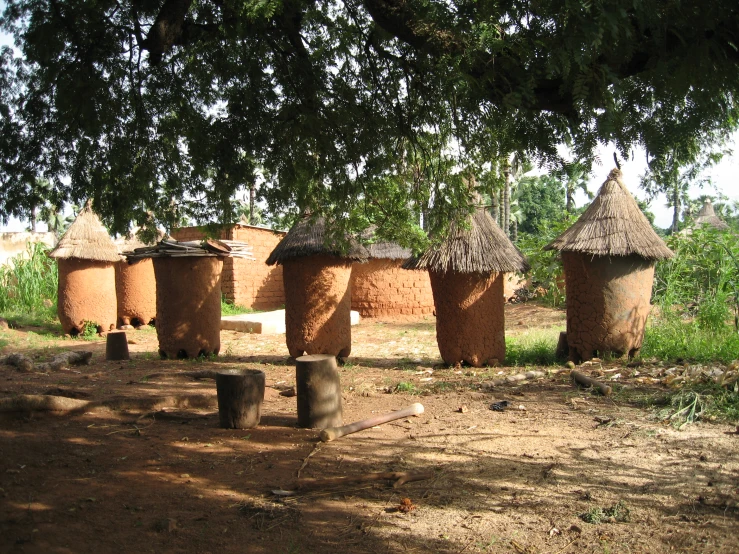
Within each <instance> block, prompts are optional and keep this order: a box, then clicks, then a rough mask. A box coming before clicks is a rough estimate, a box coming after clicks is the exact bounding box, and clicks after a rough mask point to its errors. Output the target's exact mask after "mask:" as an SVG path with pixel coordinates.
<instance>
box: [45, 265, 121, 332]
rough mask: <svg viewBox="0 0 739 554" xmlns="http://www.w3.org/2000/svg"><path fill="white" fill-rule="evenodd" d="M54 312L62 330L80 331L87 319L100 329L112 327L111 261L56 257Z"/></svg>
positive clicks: (112, 275) (113, 326) (113, 292)
mask: <svg viewBox="0 0 739 554" xmlns="http://www.w3.org/2000/svg"><path fill="white" fill-rule="evenodd" d="M57 264H58V268H59V287H58V289H57V290H58V295H59V296H58V301H57V314H58V315H59V321H60V322H61V324H62V329H64V332H65V333H71V334H73V335H76V334H78V333H81V332H82V330H83V327H84V323H85V322H86V321H90V322H93V323H94V324H95V325H97V326H98V328H99V330H101V331H109V330H110V329H113V328H115V322H116V294H115V269H114V268H113V263H111V262H94V261H90V260H80V259H76V258H71V259H57Z"/></svg>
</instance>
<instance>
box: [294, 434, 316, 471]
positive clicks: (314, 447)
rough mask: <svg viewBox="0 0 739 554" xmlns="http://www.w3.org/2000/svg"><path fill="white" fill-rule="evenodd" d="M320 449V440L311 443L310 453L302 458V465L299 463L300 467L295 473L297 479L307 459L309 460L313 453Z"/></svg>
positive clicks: (306, 463)
mask: <svg viewBox="0 0 739 554" xmlns="http://www.w3.org/2000/svg"><path fill="white" fill-rule="evenodd" d="M320 449H321V443H320V442H317V443H316V444H314V445H313V450H311V451H310V454H308V455H307V456H306V457H305V460H303V465H301V466H300V469H298V474H297V475H296V477H297V478H298V479H300V472H301V471H303V470H304V469H305V466H307V465H308V460H310V457H311V456H313V454H316V453H317V452H318V451H319V450H320Z"/></svg>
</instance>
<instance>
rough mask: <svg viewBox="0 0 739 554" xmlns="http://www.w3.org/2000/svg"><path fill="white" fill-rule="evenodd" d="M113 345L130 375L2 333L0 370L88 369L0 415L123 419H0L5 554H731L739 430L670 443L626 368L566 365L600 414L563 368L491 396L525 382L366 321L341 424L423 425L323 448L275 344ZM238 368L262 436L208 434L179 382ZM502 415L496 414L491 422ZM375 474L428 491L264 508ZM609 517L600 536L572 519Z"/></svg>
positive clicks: (34, 334) (7, 375) (539, 320)
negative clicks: (48, 364)
mask: <svg viewBox="0 0 739 554" xmlns="http://www.w3.org/2000/svg"><path fill="white" fill-rule="evenodd" d="M506 310H507V312H506V318H507V326H508V330H507V334H508V336H515V335H524V334H525V333H529V332H532V330H536V332H540V333H552V334H555V335H556V333H557V332H558V331H559V330H561V329H563V326H564V314H563V313H562V312H559V311H554V310H548V309H544V308H539V307H536V306H534V305H532V304H519V305H513V306H508V307H507V308H506ZM128 335H129V339H130V340H131V341H132V344H130V345H129V348H130V350H131V356H132V359H131V360H130V361H127V362H106V361H105V341H104V340H102V339H98V340H96V341H87V342H86V341H77V340H71V339H63V338H61V337H58V336H54V335H50V334H48V333H47V332H44V331H43V330H39V329H36V330H33V329H15V330H12V329H11V330H7V331H0V339H2V340H3V341H4V342H7V345H6V346H5V348H4V349H3V351H4V353H8V352H15V351H24V352H26V353H27V354H29V355H33V356H34V357H36V358H37V359H38V360H39V361H42V360H47V359H49V358H50V357H52V355H53V354H55V353H57V352H59V351H60V350H79V349H86V350H92V351H93V352H94V356H93V359H92V363H91V364H90V365H88V366H80V367H76V368H72V369H70V370H64V371H55V372H51V373H38V372H33V373H22V372H20V371H18V370H17V369H15V368H13V367H10V366H0V399H3V398H8V397H10V396H12V395H16V394H19V393H25V394H44V393H51V394H55V395H61V396H68V397H76V398H81V399H88V400H103V399H112V398H118V399H120V402H119V405H118V406H119V407H118V409H116V410H90V411H87V412H83V413H79V414H72V415H44V414H5V415H4V417H3V418H2V419H0V552H3V553H4V552H8V553H35V552H39V553H41V552H43V553H72V552H73V553H77V552H80V553H81V552H95V553H99V552H156V553H159V552H188V553H189V552H197V553H208V552H210V553H216V552H219V553H220V552H239V553H242V552H250V553H251V552H254V553H295V554H297V553H303V552H375V553H386V552H387V553H400V552H445V553H446V552H448V553H459V554H461V553H474V552H514V553H519V554H521V553H545V552H546V553H552V554H564V553H580V552H600V553H608V552H612V553H615V552H627V553H631V552H650V553H652V552H737V549H738V547H737V529H738V527H737V523H738V519H739V504H738V501H739V460H737V446H738V445H739V436H738V435H737V434H736V432H735V428H734V427H733V426H729V425H724V424H708V423H705V424H704V423H701V424H695V425H690V426H688V427H686V428H685V429H684V430H682V431H678V430H676V429H674V428H673V427H671V426H670V425H668V424H667V423H665V422H662V421H659V420H658V419H657V418H656V417H655V415H654V414H655V411H654V409H646V408H642V407H637V405H636V404H634V403H633V402H628V401H626V400H625V399H626V398H634V397H635V396H636V395H637V393H639V392H640V391H644V392H654V390H653V389H648V388H646V389H645V388H644V387H648V386H649V385H645V384H642V383H641V382H640V380H639V379H638V377H637V375H638V373H639V371H638V369H637V368H630V367H626V366H623V367H619V366H618V365H617V364H615V363H611V364H598V363H596V364H589V365H585V366H583V367H582V368H581V370H582V371H584V372H586V373H591V374H594V375H601V376H602V377H601V378H603V379H608V378H609V376H611V377H615V376H616V375H619V381H618V382H619V383H621V384H620V389H619V390H620V392H619V393H617V394H614V395H613V396H612V397H609V398H604V397H601V396H597V395H595V394H593V393H591V392H590V391H588V390H578V389H576V388H574V387H573V385H572V384H571V382H570V381H569V379H568V378H567V374H566V373H565V372H557V371H555V370H556V368H539V369H541V370H542V371H543V372H544V376H543V377H538V378H534V379H529V380H526V381H515V382H511V383H504V384H495V383H500V381H501V380H502V379H501V378H502V377H505V376H508V375H513V374H521V373H525V372H526V371H530V370H532V369H537V368H531V367H527V368H521V367H510V366H504V367H500V368H489V369H483V370H473V369H470V368H442V367H439V365H438V364H439V363H440V358H439V355H438V350H437V348H436V343H435V332H434V321H433V318H432V317H429V316H425V317H424V316H419V317H417V318H405V319H404V320H402V321H399V320H395V321H369V320H365V321H363V322H362V323H361V324H360V325H359V326H356V327H354V328H353V331H352V335H353V346H352V357H351V358H350V362H349V363H348V364H347V365H345V366H344V367H343V368H341V378H342V385H343V389H344V390H343V402H344V421H345V422H350V421H354V420H358V419H363V418H365V417H368V416H370V415H373V414H380V413H384V412H388V411H391V410H396V409H399V408H401V407H404V406H406V405H409V404H412V403H414V402H421V403H422V404H423V405H424V406H425V413H424V414H422V415H421V416H418V417H413V418H410V419H402V420H398V421H394V422H392V423H388V424H385V425H382V426H381V427H379V428H373V429H369V430H366V431H362V432H359V433H356V434H354V435H350V436H346V437H344V438H342V439H339V440H337V441H334V442H329V443H319V442H318V441H317V436H318V433H317V432H316V431H315V430H306V429H299V428H296V427H295V421H296V401H295V398H294V397H286V396H283V395H280V391H282V390H284V389H287V388H289V387H290V386H292V385H293V384H294V379H295V370H294V366H293V365H291V364H290V363H289V362H288V360H287V349H286V347H285V343H284V335H278V336H261V335H248V334H242V333H237V332H232V331H224V332H222V335H221V337H222V350H221V354H222V355H221V356H220V357H218V358H215V359H209V360H205V361H198V360H194V361H172V360H169V361H162V360H159V359H158V356H157V354H156V352H157V340H156V334H155V333H154V331H153V329H152V330H144V331H138V332H129V334H128ZM234 367H238V368H258V369H262V370H264V371H265V373H266V375H267V392H266V394H265V401H264V406H263V412H262V413H263V415H262V420H261V424H260V425H259V427H257V428H254V429H248V430H226V429H221V428H219V427H218V414H217V409H216V407H215V383H214V382H213V381H212V380H210V379H200V380H197V379H193V378H192V377H190V376H188V375H187V373H188V372H190V373H192V372H194V371H202V370H219V369H224V368H234ZM651 386H653V387H657V386H658V385H651ZM624 391H631V393H633V394H631V395H627V394H624ZM193 394H200V395H206V402H205V406H204V407H202V408H193V407H179V408H170V409H166V410H161V409H159V408H158V407H157V404H156V402H152V403H151V406H150V407H149V409H145V410H143V411H142V410H134V409H131V408H130V407H129V408H127V407H126V406H127V403H126V401H127V399H128V400H131V401H133V400H140V399H142V398H155V397H157V398H158V397H162V396H167V397H169V399H170V400H171V399H172V398H185V397H189V396H188V395H193ZM503 400H507V401H508V403H509V404H508V407H507V408H506V409H505V410H504V411H494V410H492V409H491V405H492V404H493V403H494V402H499V401H503ZM460 408H462V409H461V411H460ZM386 471H387V472H389V471H406V472H431V475H430V478H429V479H425V480H421V481H417V482H413V483H407V484H404V485H402V486H399V487H397V488H393V487H392V486H391V485H390V484H389V483H386V482H370V483H363V484H355V485H347V484H344V485H341V486H339V487H338V488H333V489H331V488H326V487H320V488H318V489H316V490H310V489H307V490H298V493H297V494H295V495H294V496H277V495H275V494H273V493H272V491H273V490H292V489H293V488H294V485H295V483H296V479H297V477H298V474H300V478H301V479H303V478H328V477H336V476H359V475H363V474H366V473H369V472H386ZM619 502H620V503H621V504H619ZM614 506H619V508H620V510H617V511H616V513H615V514H613V515H614V517H613V518H611V520H609V519H608V518H605V521H601V522H600V523H587V522H586V521H584V520H583V519H582V518H581V517H580V516H581V514H587V513H590V514H591V515H593V514H597V513H598V511H597V509H598V508H601V509H603V510H607V509H609V508H612V507H614ZM613 519H615V520H617V521H613ZM591 521H592V519H591Z"/></svg>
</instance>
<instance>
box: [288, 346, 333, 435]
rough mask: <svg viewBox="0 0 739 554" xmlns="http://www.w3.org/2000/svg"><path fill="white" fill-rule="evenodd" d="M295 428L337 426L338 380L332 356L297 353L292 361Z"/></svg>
mask: <svg viewBox="0 0 739 554" xmlns="http://www.w3.org/2000/svg"><path fill="white" fill-rule="evenodd" d="M295 383H296V387H295V388H296V390H297V396H298V427H307V428H313V429H325V428H327V427H340V426H341V425H342V423H343V419H342V413H341V379H340V377H339V371H338V369H337V367H336V357H334V356H331V355H330V354H313V355H310V356H300V357H299V358H298V359H296V360H295Z"/></svg>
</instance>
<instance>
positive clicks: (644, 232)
mask: <svg viewBox="0 0 739 554" xmlns="http://www.w3.org/2000/svg"><path fill="white" fill-rule="evenodd" d="M621 177H622V173H621V170H620V169H613V170H611V172H610V173H609V174H608V178H607V179H606V181H605V182H604V183H603V185H602V186H601V187H600V190H599V191H598V195H597V196H596V197H595V199H594V200H593V202H592V203H591V204H590V206H589V207H588V209H587V210H585V212H584V213H583V214H582V215H581V216H580V219H578V220H577V221H576V222H575V223H574V225H572V227H570V228H569V229H567V230H566V231H565V232H564V233H562V234H561V235H560V236H559V237H557V238H556V239H555V240H553V241H552V242H551V243H550V244H548V245H547V246H546V247H545V249H546V250H559V251H560V252H578V253H581V254H591V255H594V256H630V255H637V256H641V257H642V258H645V259H647V260H662V259H666V258H671V257H672V256H673V254H672V251H671V250H670V249H669V248H667V245H665V243H664V241H663V240H662V239H661V238H660V237H659V236H658V235H657V233H655V232H654V229H652V225H651V224H650V223H649V220H648V219H647V218H646V216H645V215H644V214H643V213H642V211H641V209H640V208H639V205H638V204H637V203H636V200H634V197H633V196H631V193H629V191H628V189H627V188H626V185H624V183H623V181H622V180H621Z"/></svg>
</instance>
